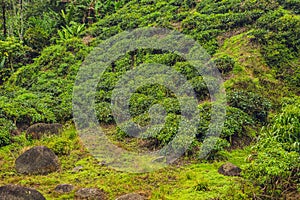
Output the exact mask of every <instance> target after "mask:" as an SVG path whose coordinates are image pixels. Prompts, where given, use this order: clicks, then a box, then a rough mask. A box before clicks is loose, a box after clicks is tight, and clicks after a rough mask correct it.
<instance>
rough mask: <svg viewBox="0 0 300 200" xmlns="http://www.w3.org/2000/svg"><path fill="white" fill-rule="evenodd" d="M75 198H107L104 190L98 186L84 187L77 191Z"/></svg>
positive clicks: (84, 199)
mask: <svg viewBox="0 0 300 200" xmlns="http://www.w3.org/2000/svg"><path fill="white" fill-rule="evenodd" d="M74 199H75V200H107V196H106V194H105V192H104V191H103V190H100V189H97V188H82V189H80V190H78V191H77V192H76V193H75V198H74Z"/></svg>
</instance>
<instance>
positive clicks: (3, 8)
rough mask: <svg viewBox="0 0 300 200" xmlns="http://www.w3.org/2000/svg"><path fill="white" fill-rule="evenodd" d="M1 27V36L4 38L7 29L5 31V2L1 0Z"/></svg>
mask: <svg viewBox="0 0 300 200" xmlns="http://www.w3.org/2000/svg"><path fill="white" fill-rule="evenodd" d="M2 22H3V24H2V26H3V36H4V37H6V35H7V29H6V2H5V0H2Z"/></svg>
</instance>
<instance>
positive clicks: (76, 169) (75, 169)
mask: <svg viewBox="0 0 300 200" xmlns="http://www.w3.org/2000/svg"><path fill="white" fill-rule="evenodd" d="M82 169H83V167H82V166H76V167H74V168H73V170H72V171H73V172H79V171H82Z"/></svg>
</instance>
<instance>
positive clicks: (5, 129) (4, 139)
mask: <svg viewBox="0 0 300 200" xmlns="http://www.w3.org/2000/svg"><path fill="white" fill-rule="evenodd" d="M0 115H1V113H0ZM15 128H16V127H15V125H14V124H13V123H12V121H10V120H7V119H4V118H0V147H3V146H6V145H9V144H10V143H11V139H12V138H11V134H10V131H12V130H14V129H15Z"/></svg>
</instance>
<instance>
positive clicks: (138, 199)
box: [116, 193, 146, 200]
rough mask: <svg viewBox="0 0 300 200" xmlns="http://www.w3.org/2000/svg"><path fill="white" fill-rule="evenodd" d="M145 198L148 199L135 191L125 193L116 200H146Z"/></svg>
mask: <svg viewBox="0 0 300 200" xmlns="http://www.w3.org/2000/svg"><path fill="white" fill-rule="evenodd" d="M145 199H146V198H145V197H143V196H141V195H139V194H135V193H131V194H125V195H122V196H120V197H118V198H116V200H145Z"/></svg>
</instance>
